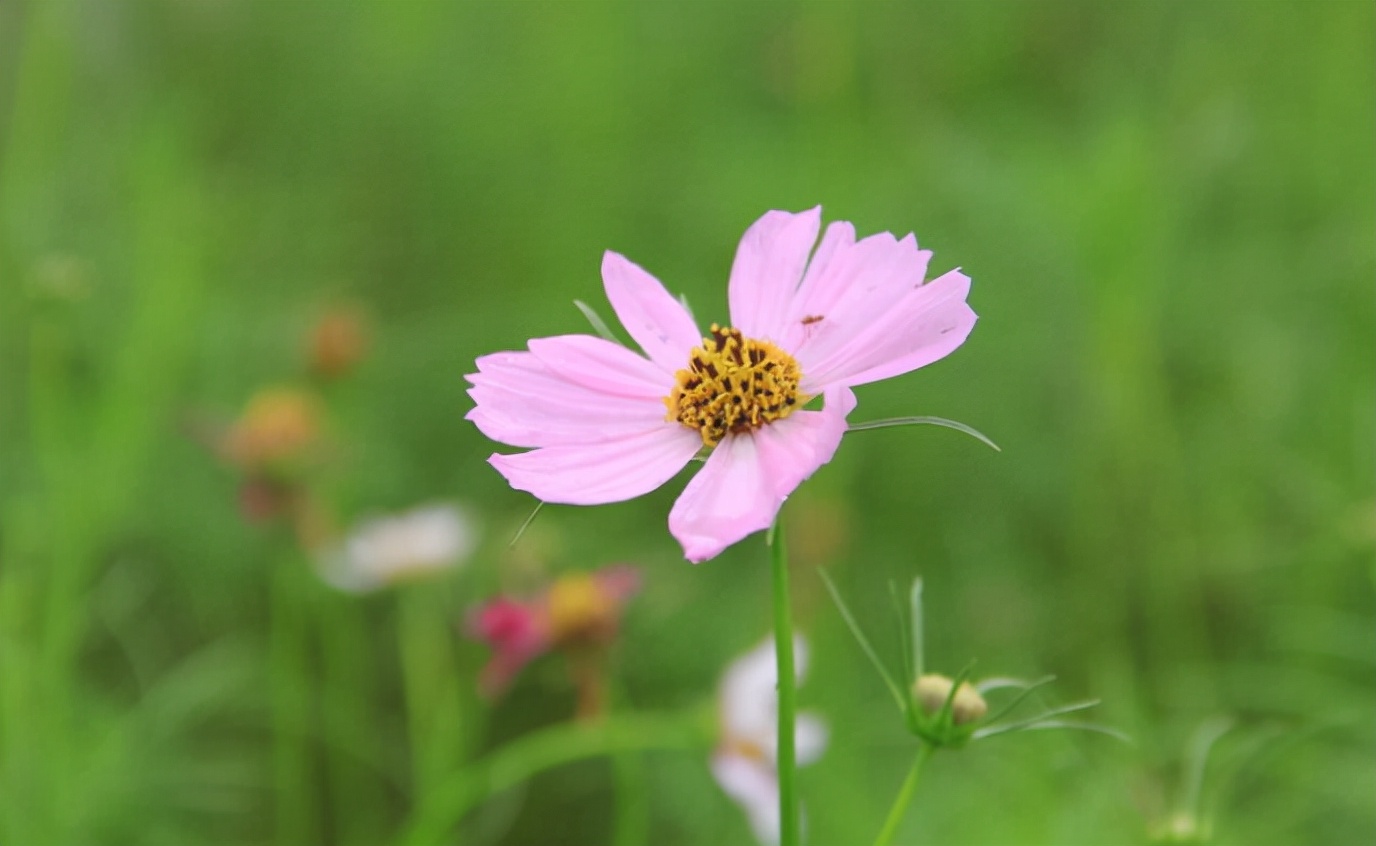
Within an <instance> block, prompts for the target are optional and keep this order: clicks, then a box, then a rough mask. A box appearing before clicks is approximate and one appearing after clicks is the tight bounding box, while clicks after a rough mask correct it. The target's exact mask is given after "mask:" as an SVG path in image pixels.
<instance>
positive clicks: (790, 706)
mask: <svg viewBox="0 0 1376 846" xmlns="http://www.w3.org/2000/svg"><path fill="white" fill-rule="evenodd" d="M769 545H770V551H771V553H772V555H771V556H770V557H771V559H772V560H773V564H774V652H775V655H776V658H777V662H778V670H779V754H778V766H779V843H780V846H797V844H798V792H797V784H796V781H795V779H794V775H795V773H796V769H797V761H796V758H797V756H796V753H795V749H794V741H795V739H796V737H797V735H796V732H795V729H794V723H795V722H796V719H795V713H796V711H797V702H796V698H795V691H794V686H795V684H796V682H797V676H795V675H794V672H793V621H792V618H791V616H790V614H789V597H788V550H787V549H786V548H785V544H784V525H783V516H782V514H781V515H780V516H779V517H777V518H775V520H774V529H773V531H772V532H771V533H770V540H769Z"/></svg>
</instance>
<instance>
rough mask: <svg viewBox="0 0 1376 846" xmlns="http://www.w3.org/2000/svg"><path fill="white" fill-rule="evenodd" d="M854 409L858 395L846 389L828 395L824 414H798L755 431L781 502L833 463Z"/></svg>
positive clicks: (810, 412) (768, 472)
mask: <svg viewBox="0 0 1376 846" xmlns="http://www.w3.org/2000/svg"><path fill="white" fill-rule="evenodd" d="M854 410H855V394H854V393H852V392H851V391H850V390H849V389H846V388H843V389H840V390H837V391H831V392H828V393H827V394H826V405H825V406H824V407H823V408H822V410H821V411H798V412H794V413H793V414H790V415H789V416H788V417H785V418H784V419H783V420H780V421H778V422H776V423H771V424H770V425H768V426H764V427H762V428H760V429H758V430H756V431H755V445H756V448H757V449H758V450H759V455H760V462H761V464H762V465H763V466H764V471H765V474H766V476H767V477H768V478H769V479H770V482H771V484H772V485H773V488H774V494H775V495H776V496H777V497H778V498H779V501H780V503H782V502H783V500H784V499H786V498H788V495H789V494H791V493H793V491H794V490H796V489H797V487H798V486H799V485H801V484H802V483H803V480H804V479H806V478H808V477H809V476H811V475H812V474H813V473H815V472H816V471H817V468H819V467H821V466H822V465H823V464H826V463H827V462H828V461H831V457H832V456H833V455H835V454H836V448H837V447H839V446H840V445H841V436H842V435H844V434H845V433H846V415H848V414H850V413H851V412H852V411H854Z"/></svg>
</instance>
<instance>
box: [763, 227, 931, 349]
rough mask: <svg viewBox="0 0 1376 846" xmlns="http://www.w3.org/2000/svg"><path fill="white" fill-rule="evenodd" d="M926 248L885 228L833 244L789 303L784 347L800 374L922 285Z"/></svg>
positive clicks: (873, 322) (927, 253)
mask: <svg viewBox="0 0 1376 846" xmlns="http://www.w3.org/2000/svg"><path fill="white" fill-rule="evenodd" d="M931 255H932V254H931V251H929V250H919V249H918V248H917V241H916V239H915V238H913V236H911V235H908V236H906V237H904V238H903V239H902V240H898V239H895V238H894V237H893V235H891V234H889V233H887V232H881V233H879V234H878V235H871V236H870V237H868V238H865V239H864V240H862V241H859V242H857V243H854V244H850V245H846V244H844V243H838V244H837V246H836V248H835V251H834V253H833V254H832V255H831V256H830V258H829V260H828V261H827V262H826V263H825V265H820V264H819V265H817V272H816V274H815V275H811V274H810V275H809V278H808V280H807V282H808V287H807V289H806V290H803V289H800V290H799V295H798V297H797V298H796V299H795V301H794V303H793V304H792V306H791V310H790V313H789V323H788V327H787V329H788V332H787V334H788V338H787V341H786V342H785V343H786V346H785V349H788V350H790V351H791V352H793V354H794V356H795V357H796V358H797V359H798V363H799V364H800V365H802V367H803V373H804V374H805V375H812V374H814V373H815V372H816V370H817V367H818V365H819V363H822V362H825V361H827V360H828V359H830V358H831V357H832V356H833V355H834V354H835V352H836V350H838V349H840V348H841V347H844V346H846V345H847V344H849V343H850V342H851V341H852V340H853V339H854V338H855V337H856V336H857V335H859V334H862V333H865V332H867V331H869V330H870V329H871V328H872V327H873V326H874V324H875V323H877V322H879V321H881V320H884V319H885V318H886V316H887V315H888V314H889V312H890V311H891V310H892V309H893V308H894V306H895V304H897V303H898V302H900V301H901V300H903V298H904V297H906V296H907V295H909V294H910V293H912V291H914V290H915V289H917V288H918V287H919V286H921V285H922V280H923V279H924V278H925V276H926V273H927V262H928V260H929V259H930V258H931Z"/></svg>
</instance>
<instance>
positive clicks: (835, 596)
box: [817, 567, 908, 711]
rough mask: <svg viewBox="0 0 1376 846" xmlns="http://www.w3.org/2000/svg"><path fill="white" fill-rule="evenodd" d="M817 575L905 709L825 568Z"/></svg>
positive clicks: (861, 646)
mask: <svg viewBox="0 0 1376 846" xmlns="http://www.w3.org/2000/svg"><path fill="white" fill-rule="evenodd" d="M817 575H819V576H821V577H822V584H824V585H826V588H827V593H830V594H831V601H832V602H835V603H836V610H838V611H840V612H841V619H843V620H845V621H846V626H848V627H849V628H850V633H851V634H852V635H854V636H855V639H856V640H857V641H859V643H860V648H861V649H862V650H863V651H864V653H865V655H866V657H868V658H869V659H870V663H871V664H873V665H874V668H875V669H876V670H878V671H879V675H880V677H881V678H883V679H884V684H886V685H888V686H889V692H890V693H892V694H893V701H894V702H896V703H898V707H899V709H900V710H903V711H906V710H907V709H908V703H907V699H906V697H904V696H903V693H902V691H901V690H900V689H899V687H898V685H897V684H896V683H895V682H894V680H893V677H892V676H890V675H889V671H888V670H886V669H884V664H883V662H881V661H880V660H879V656H878V655H877V654H876V653H875V651H874V647H872V646H870V642H869V640H868V639H866V637H865V633H864V632H862V631H860V624H859V623H857V622H855V617H854V616H853V615H852V614H851V613H850V608H848V607H847V606H846V603H845V600H843V599H841V592H840V591H838V590H837V589H836V585H835V584H833V583H832V581H831V577H830V576H828V575H827V573H826V571H825V570H823V569H821V568H820V567H819V568H818V569H817Z"/></svg>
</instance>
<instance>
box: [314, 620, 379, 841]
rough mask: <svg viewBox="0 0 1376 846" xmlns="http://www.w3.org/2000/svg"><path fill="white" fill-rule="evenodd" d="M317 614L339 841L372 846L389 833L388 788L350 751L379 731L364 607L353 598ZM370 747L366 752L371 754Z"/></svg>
mask: <svg viewBox="0 0 1376 846" xmlns="http://www.w3.org/2000/svg"><path fill="white" fill-rule="evenodd" d="M322 599H323V600H324V601H321V602H320V603H319V606H320V607H319V613H318V614H317V615H316V620H317V621H318V622H317V625H318V627H319V628H318V631H319V635H320V653H321V654H320V658H321V672H322V674H323V676H324V679H323V684H322V685H321V690H322V692H323V695H324V697H325V699H326V701H328V702H329V703H330V707H328V708H325V709H323V711H322V713H321V719H323V720H327V721H331V724H329V725H327V726H326V732H327V737H328V741H329V743H328V748H329V764H328V770H327V773H326V775H327V778H328V783H329V787H330V811H331V813H332V814H333V819H334V831H333V835H334V840H335V842H337V843H341V844H350V843H356V844H359V846H372V844H376V843H378V842H380V841H381V840H382V837H383V832H384V831H385V830H386V823H387V809H386V805H385V804H384V803H385V800H386V796H387V794H386V792H385V789H384V788H385V787H386V784H385V783H384V781H383V775H382V774H381V773H380V772H379V771H378V767H376V766H369V761H368V760H367V759H364V758H363V756H361V755H360V754H358V752H357V751H356V750H354V749H351V748H349V743H348V741H349V740H352V739H356V738H372V737H374V736H375V734H376V732H377V719H378V714H377V713H376V708H377V704H376V703H377V700H376V686H375V677H374V675H373V673H372V672H370V670H371V668H372V666H373V660H372V658H373V656H372V651H371V649H370V648H369V647H370V644H369V639H368V632H367V628H366V624H367V620H366V618H365V617H364V615H363V606H362V605H361V604H360V603H359V602H358V601H357V600H356V599H355V597H352V596H342V595H334V596H328V597H323V598H322ZM371 747H372V744H371V743H365V744H364V749H365V750H369V751H370V750H371Z"/></svg>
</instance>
